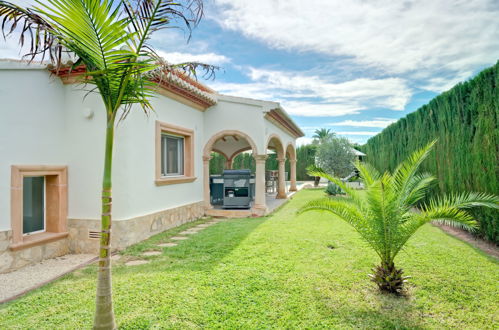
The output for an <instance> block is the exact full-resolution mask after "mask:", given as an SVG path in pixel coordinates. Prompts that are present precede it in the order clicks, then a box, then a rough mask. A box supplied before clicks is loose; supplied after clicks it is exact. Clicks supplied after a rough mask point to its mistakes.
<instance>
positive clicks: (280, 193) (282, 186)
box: [276, 157, 288, 199]
mask: <svg viewBox="0 0 499 330" xmlns="http://www.w3.org/2000/svg"><path fill="white" fill-rule="evenodd" d="M277 160H278V161H279V177H278V179H279V187H278V190H277V197H276V198H278V199H286V198H288V196H287V195H286V180H285V179H286V178H285V177H284V173H285V171H286V170H285V164H286V158H284V157H282V158H281V157H279V158H277Z"/></svg>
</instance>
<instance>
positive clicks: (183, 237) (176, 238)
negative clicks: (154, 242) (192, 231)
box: [170, 236, 189, 241]
mask: <svg viewBox="0 0 499 330" xmlns="http://www.w3.org/2000/svg"><path fill="white" fill-rule="evenodd" d="M170 239H172V240H174V241H183V240H185V239H189V237H186V236H173V237H170Z"/></svg>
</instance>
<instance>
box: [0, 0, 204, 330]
mask: <svg viewBox="0 0 499 330" xmlns="http://www.w3.org/2000/svg"><path fill="white" fill-rule="evenodd" d="M202 13H203V3H202V0H178V1H172V0H44V1H43V2H41V1H37V6H35V7H30V8H23V7H20V6H18V5H15V4H13V3H10V2H6V1H2V0H0V21H1V22H2V25H1V29H2V32H3V35H4V36H8V35H9V34H16V35H18V36H19V42H20V48H21V49H22V50H24V49H28V50H27V54H25V56H27V57H28V58H29V59H31V60H33V59H35V58H45V59H49V60H50V61H51V63H52V66H53V69H54V70H55V71H56V72H57V71H58V70H59V69H60V68H61V67H64V66H68V65H70V66H73V67H76V66H79V65H84V66H85V67H86V73H85V74H84V75H82V76H81V77H80V79H81V83H83V84H84V86H87V87H90V89H89V92H94V93H97V94H99V95H100V97H101V99H102V104H103V106H104V107H103V108H104V109H105V111H106V114H107V117H106V118H107V122H106V134H105V135H106V140H105V155H104V175H103V180H102V216H101V238H100V250H99V257H100V259H99V271H98V284H97V297H96V311H95V319H94V328H96V329H114V328H115V327H116V325H115V320H114V312H113V305H112V293H111V261H110V249H111V246H110V243H111V223H112V222H111V205H112V194H111V187H112V181H111V178H112V175H111V173H112V160H113V146H114V129H115V126H116V124H117V122H119V120H123V119H124V118H125V117H126V115H127V114H128V113H129V112H130V111H131V110H132V109H135V108H134V107H132V106H133V105H135V104H137V105H139V106H138V107H137V109H142V110H143V111H144V112H146V113H148V112H149V111H150V110H152V107H151V104H150V103H149V99H150V97H151V96H152V95H153V93H154V90H155V89H156V88H157V86H156V85H157V82H158V81H160V82H161V77H162V76H163V75H162V73H165V72H172V71H174V70H177V69H183V70H184V71H188V72H190V73H193V72H195V70H196V68H198V67H201V69H203V70H205V73H206V74H210V75H211V74H212V73H213V67H211V66H208V65H205V64H201V63H182V64H178V65H171V64H169V63H166V62H165V61H163V60H162V59H161V58H160V57H159V56H158V55H157V54H156V52H155V51H154V49H153V47H152V45H151V44H150V43H149V41H150V39H151V36H152V35H153V34H154V33H155V32H157V31H159V30H163V29H166V28H171V27H175V26H178V25H179V24H182V25H183V26H186V27H187V30H188V32H189V33H190V31H191V27H193V26H195V25H196V24H197V23H198V22H199V20H200V18H201V16H202ZM66 56H69V58H72V59H73V63H69V64H68V63H63V59H64V57H66Z"/></svg>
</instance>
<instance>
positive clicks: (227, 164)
mask: <svg viewBox="0 0 499 330" xmlns="http://www.w3.org/2000/svg"><path fill="white" fill-rule="evenodd" d="M225 169H226V170H232V158H230V159H227V160H226V161H225Z"/></svg>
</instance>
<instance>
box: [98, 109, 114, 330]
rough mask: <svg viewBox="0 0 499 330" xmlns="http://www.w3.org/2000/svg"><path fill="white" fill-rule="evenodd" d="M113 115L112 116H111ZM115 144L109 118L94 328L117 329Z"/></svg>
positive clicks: (111, 120) (112, 120) (112, 121)
mask: <svg viewBox="0 0 499 330" xmlns="http://www.w3.org/2000/svg"><path fill="white" fill-rule="evenodd" d="M111 117H112V116H111ZM113 145H114V118H112V119H108V123H107V128H106V151H105V156H104V177H103V180H102V217H101V237H100V247H99V273H98V279H97V295H96V309H95V318H94V329H106V330H107V329H115V328H116V323H115V321H114V311H113V298H112V284H111V206H112V192H111V188H112V162H113Z"/></svg>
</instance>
